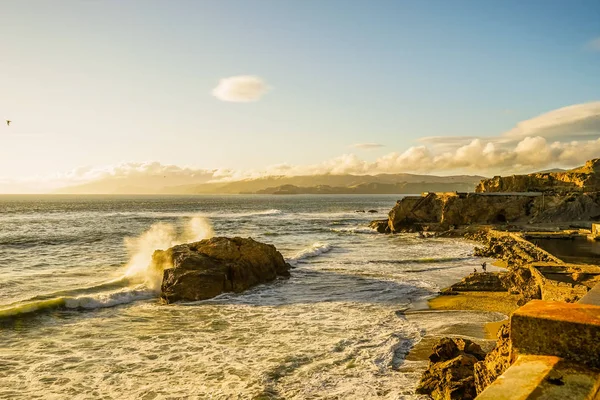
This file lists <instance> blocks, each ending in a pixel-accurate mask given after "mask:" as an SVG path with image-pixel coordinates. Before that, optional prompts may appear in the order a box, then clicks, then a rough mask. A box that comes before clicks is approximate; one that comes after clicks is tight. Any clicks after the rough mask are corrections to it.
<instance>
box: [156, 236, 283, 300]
mask: <svg viewBox="0 0 600 400" xmlns="http://www.w3.org/2000/svg"><path fill="white" fill-rule="evenodd" d="M152 259H153V263H154V265H156V266H157V267H161V268H165V270H164V274H163V281H162V286H161V299H162V300H163V301H165V302H167V303H171V302H174V301H181V300H184V301H196V300H204V299H209V298H211V297H214V296H217V295H219V294H221V293H224V292H241V291H243V290H246V289H248V288H250V287H252V286H254V285H258V284H260V283H265V282H268V281H272V280H273V279H275V278H276V277H277V276H282V277H288V276H289V274H290V273H289V269H290V265H289V264H287V263H286V262H285V260H284V258H283V256H282V255H281V253H279V252H278V251H277V250H276V249H275V246H273V245H269V244H264V243H260V242H257V241H255V240H253V239H250V238H248V239H244V238H239V237H236V238H226V237H215V238H212V239H206V240H201V241H199V242H195V243H188V244H182V245H178V246H174V247H171V248H170V249H168V250H165V251H162V250H157V251H155V252H154V254H153V256H152Z"/></svg>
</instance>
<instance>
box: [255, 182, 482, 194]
mask: <svg viewBox="0 0 600 400" xmlns="http://www.w3.org/2000/svg"><path fill="white" fill-rule="evenodd" d="M472 190H473V185H472V184H471V183H460V182H457V183H445V182H430V183H426V182H415V183H407V182H400V183H379V182H373V183H363V184H360V185H355V186H348V187H343V186H329V185H319V186H309V187H299V186H294V185H282V186H276V187H272V188H267V189H263V190H259V191H257V192H256V193H257V194H282V195H283V194H416V193H422V192H454V191H458V192H465V191H472Z"/></svg>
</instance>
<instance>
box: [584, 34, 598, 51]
mask: <svg viewBox="0 0 600 400" xmlns="http://www.w3.org/2000/svg"><path fill="white" fill-rule="evenodd" d="M585 47H586V48H587V49H589V50H591V51H600V37H597V38H595V39H592V40H590V41H589V42H587V44H586V46H585Z"/></svg>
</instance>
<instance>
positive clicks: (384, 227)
mask: <svg viewBox="0 0 600 400" xmlns="http://www.w3.org/2000/svg"><path fill="white" fill-rule="evenodd" d="M369 227H370V228H371V229H375V230H376V231H377V232H379V233H390V232H391V231H390V227H389V224H388V220H387V219H381V220H375V221H371V223H370V224H369Z"/></svg>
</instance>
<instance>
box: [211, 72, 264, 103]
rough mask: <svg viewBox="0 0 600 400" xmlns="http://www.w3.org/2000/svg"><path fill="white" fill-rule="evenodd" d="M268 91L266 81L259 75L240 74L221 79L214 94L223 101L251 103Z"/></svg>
mask: <svg viewBox="0 0 600 400" xmlns="http://www.w3.org/2000/svg"><path fill="white" fill-rule="evenodd" d="M268 91H269V87H268V86H267V84H266V82H265V81H264V80H262V79H261V78H259V77H258V76H251V75H240V76H231V77H229V78H223V79H221V80H220V81H219V84H218V85H217V87H215V88H214V89H213V91H212V94H213V96H215V97H216V98H217V99H219V100H221V101H230V102H236V103H249V102H253V101H258V100H260V98H261V97H262V96H263V95H264V94H265V93H267V92H268Z"/></svg>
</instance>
